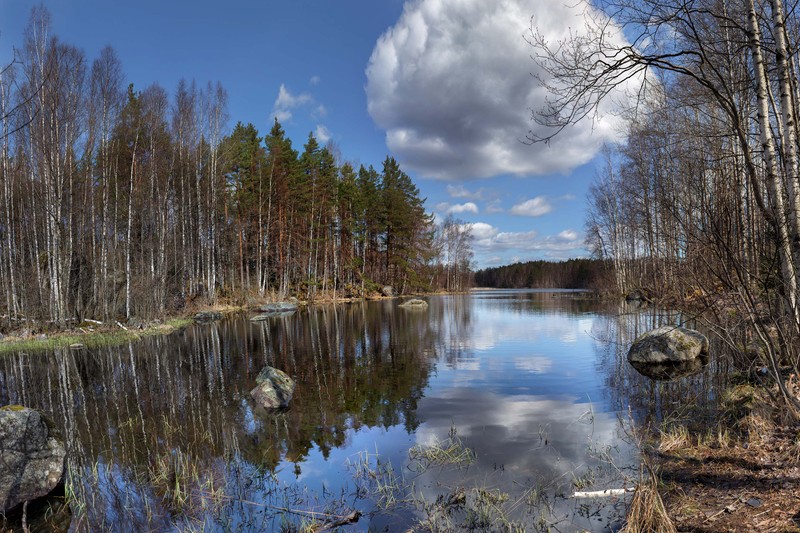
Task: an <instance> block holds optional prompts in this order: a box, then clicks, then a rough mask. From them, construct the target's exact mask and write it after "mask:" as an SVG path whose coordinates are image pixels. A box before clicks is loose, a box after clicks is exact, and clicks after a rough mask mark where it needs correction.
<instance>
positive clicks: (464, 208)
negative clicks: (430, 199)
mask: <svg viewBox="0 0 800 533" xmlns="http://www.w3.org/2000/svg"><path fill="white" fill-rule="evenodd" d="M436 210H437V211H440V212H442V213H452V214H454V215H455V214H458V213H477V212H478V206H477V205H475V203H474V202H465V203H463V204H449V203H447V202H441V203H438V204H436Z"/></svg>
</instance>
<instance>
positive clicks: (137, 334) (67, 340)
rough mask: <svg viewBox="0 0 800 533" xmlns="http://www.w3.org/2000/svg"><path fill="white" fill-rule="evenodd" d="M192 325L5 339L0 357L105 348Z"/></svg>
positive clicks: (175, 321) (178, 321)
mask: <svg viewBox="0 0 800 533" xmlns="http://www.w3.org/2000/svg"><path fill="white" fill-rule="evenodd" d="M191 323H192V320H191V319H188V318H171V319H169V320H167V321H166V322H164V323H163V324H158V325H156V326H152V327H149V328H147V329H143V330H124V329H121V328H120V329H115V330H106V329H103V330H100V331H89V332H88V333H55V334H53V335H48V336H47V338H44V339H38V338H35V337H31V338H26V339H9V338H7V339H5V340H3V341H2V342H0V355H1V354H7V353H16V352H33V351H47V350H53V349H55V348H69V347H70V346H72V345H74V344H81V345H83V346H85V347H86V348H100V347H105V346H116V345H119V344H125V343H126V342H129V341H133V340H138V339H141V338H144V337H151V336H154V335H166V334H169V333H172V332H173V331H176V330H178V329H181V328H184V327H186V326H188V325H189V324H191Z"/></svg>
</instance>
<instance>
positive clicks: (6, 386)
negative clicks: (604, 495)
mask: <svg viewBox="0 0 800 533" xmlns="http://www.w3.org/2000/svg"><path fill="white" fill-rule="evenodd" d="M429 302H430V306H429V308H428V310H427V312H409V311H407V310H404V309H399V308H398V307H397V302H396V301H379V302H365V303H354V304H347V305H327V306H318V307H312V308H308V309H304V310H301V311H300V312H298V313H296V314H294V315H291V316H281V317H275V318H270V319H269V320H266V321H261V322H251V321H249V315H247V314H241V315H238V316H234V317H230V318H227V319H225V320H223V321H220V322H217V323H212V324H209V325H203V326H190V327H189V328H187V329H186V330H183V331H181V332H178V333H176V334H173V335H170V336H168V337H160V338H159V337H151V338H145V339H143V340H141V341H139V342H137V343H135V344H129V345H126V346H122V347H109V348H98V349H92V350H87V351H70V350H56V351H53V352H49V353H31V354H14V355H8V356H5V357H3V358H0V402H2V403H3V404H5V403H20V404H24V405H29V406H31V407H37V408H40V409H42V410H44V411H46V412H49V413H51V414H52V415H53V417H54V419H55V421H56V423H57V425H58V426H59V427H60V429H61V431H62V432H63V434H64V437H65V439H66V441H67V446H68V449H69V469H70V481H71V483H69V484H68V489H69V490H72V491H74V493H75V494H74V498H75V499H74V501H75V502H76V504H77V505H76V506H74V508H73V514H74V519H73V529H75V530H105V529H112V530H113V529H118V530H131V529H149V530H154V529H156V530H157V529H168V528H172V527H176V526H177V527H179V528H181V527H193V528H197V529H202V528H205V529H207V530H231V529H242V530H271V529H276V528H279V527H280V526H281V524H284V525H285V522H286V521H290V522H292V523H294V524H296V525H297V524H301V523H303V521H304V520H306V519H309V518H310V517H309V516H308V515H303V514H302V513H301V514H300V515H287V514H286V513H285V512H284V511H285V509H304V510H320V511H322V510H324V511H326V512H333V513H338V512H341V513H345V512H347V510H348V509H351V508H352V507H353V506H356V507H358V508H360V509H361V510H363V511H366V512H369V511H371V510H373V509H374V507H373V506H372V504H371V503H370V502H371V500H370V498H366V499H365V500H363V501H361V500H359V498H354V496H353V491H354V490H355V489H354V487H355V485H353V484H351V480H348V472H347V469H346V467H345V466H344V463H345V462H347V461H350V460H351V459H352V458H353V456H354V455H355V454H357V453H359V452H362V451H364V450H365V449H366V450H367V451H368V452H370V453H375V452H376V451H377V452H378V453H380V454H386V455H387V457H388V460H390V461H393V462H395V463H396V464H397V470H398V471H403V470H404V469H406V468H407V466H408V454H407V451H408V449H409V448H410V447H412V446H413V445H415V444H419V445H426V444H430V443H432V442H436V441H441V440H443V439H445V438H446V437H447V435H448V432H449V431H450V429H451V428H452V427H453V426H455V427H457V428H458V433H459V436H460V437H461V438H462V439H463V442H464V444H465V445H466V446H468V447H470V448H472V449H473V450H474V451H475V452H476V453H477V457H478V460H477V463H476V464H475V465H473V466H471V467H470V471H469V476H471V478H472V479H473V481H474V480H479V482H481V483H489V484H491V485H492V486H493V487H500V488H502V489H503V490H506V487H508V486H511V485H514V484H516V486H521V485H524V484H527V486H528V487H531V486H533V485H535V484H537V483H538V484H544V485H548V484H549V485H548V487H549V490H552V491H553V493H555V492H557V491H561V492H564V491H568V490H570V488H571V485H570V484H571V483H572V482H573V478H572V477H570V476H572V475H573V473H574V472H575V469H576V468H578V467H580V466H583V467H584V468H586V467H587V465H588V467H593V465H596V464H597V461H596V460H595V459H592V458H587V457H589V455H588V448H591V447H593V446H595V445H600V446H611V447H620V446H621V444H620V442H621V435H620V422H619V417H618V414H620V413H626V412H627V410H628V406H630V407H631V409H632V412H633V413H634V417H635V419H636V420H637V421H640V422H647V421H651V420H660V419H663V418H664V417H665V416H672V415H674V414H675V413H677V412H678V411H679V410H680V409H685V407H680V406H685V405H686V401H687V400H688V402H689V403H690V404H691V403H693V402H696V403H701V402H705V401H707V400H708V399H709V398H710V397H712V396H713V394H714V392H713V391H714V390H716V386H717V381H715V380H717V379H718V378H717V377H716V376H717V373H716V372H714V371H713V370H714V369H716V368H717V367H718V366H719V365H722V364H723V363H721V362H719V360H717V359H714V358H713V357H712V362H711V363H710V365H709V367H707V369H705V370H703V371H702V372H700V373H699V374H696V375H694V376H690V377H687V378H684V379H682V380H678V381H674V382H661V383H657V382H653V381H651V380H649V379H647V378H645V377H643V376H641V375H640V374H638V373H637V372H636V371H635V370H634V369H633V368H631V367H630V366H629V365H628V363H627V361H626V360H625V352H626V351H627V346H629V344H630V341H632V340H633V339H634V338H635V337H636V336H637V335H638V334H640V333H641V332H643V331H645V330H647V329H650V328H652V327H655V326H657V325H660V324H662V323H667V322H669V323H673V322H675V321H676V320H677V319H678V317H676V316H675V315H674V314H671V313H663V312H659V311H655V310H636V311H632V310H629V309H622V311H623V312H622V313H620V310H619V309H618V308H617V307H616V305H614V306H611V305H609V304H605V303H600V302H598V301H595V300H591V299H588V298H586V297H585V296H582V295H577V294H571V293H556V294H550V293H537V292H518V291H517V292H514V291H497V292H491V293H475V294H471V295H454V296H446V297H431V298H429ZM712 354H713V351H712ZM265 365H270V366H275V367H277V368H280V369H281V370H284V371H285V372H287V373H288V374H289V375H291V376H293V377H294V378H295V380H296V382H297V388H296V390H295V395H294V398H293V400H292V404H291V407H290V409H288V410H287V411H284V412H279V413H269V412H266V411H264V410H262V409H259V408H255V407H254V406H253V404H252V402H251V401H250V398H249V391H250V389H251V388H252V387H253V385H254V383H255V377H256V375H257V374H258V372H259V371H260V370H261V368H263V367H264V366H265ZM587 413H590V414H591V416H590V417H587V416H586V414H587ZM378 441H380V444H378ZM376 447H377V448H378V449H377V450H376ZM626 460H627V461H628V463H629V464H630V461H631V459H630V458H628V459H626ZM464 476H465V474H464V472H456V471H449V472H448V471H439V472H432V473H430V472H429V473H423V474H422V475H420V476H419V477H418V478H416V479H415V483H416V485H415V486H416V488H417V490H418V491H419V493H421V494H423V495H425V496H426V497H428V498H430V499H431V500H432V501H435V499H436V497H437V495H438V494H441V490H442V489H441V488H442V487H445V486H448V485H455V484H458V483H464V482H465V479H466V478H465V477H464ZM554 480H560V481H558V482H556V481H554ZM360 496H365V495H364V494H361V495H360ZM75 507H76V508H75ZM565 512H566V511H565ZM570 512H572V513H573V514H574V515H576V516H577V514H578V513H579V510H577V509H574V508H573V509H572V511H570ZM389 514H390V515H391V513H389ZM292 516H293V517H292ZM414 517H415V514H414V512H412V513H411V514H406V515H403V516H400V517H398V516H396V515H392V516H388V517H387V516H378V515H373V516H372V517H371V519H372V521H373V522H372V523H373V525H374V526H375V527H379V526H381V525H384V526H385V525H388V526H390V527H395V526H397V524H398V523H404V524H408V523H409V522H410V521H411V520H413V519H414ZM576 520H577V519H576ZM398 521H399V522H398ZM578 522H579V521H577V522H576V523H578ZM582 524H583V525H582V527H585V526H586V524H590V525H591V520H589V519H588V517H587V519H586V520H585V521H584V522H582Z"/></svg>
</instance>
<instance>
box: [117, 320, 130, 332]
mask: <svg viewBox="0 0 800 533" xmlns="http://www.w3.org/2000/svg"><path fill="white" fill-rule="evenodd" d="M117 325H118V326H119V327H121V328H122V329H124V330H125V331H128V328H126V327H125V326H123V325H122V324H121V323H120V321H119V320H117Z"/></svg>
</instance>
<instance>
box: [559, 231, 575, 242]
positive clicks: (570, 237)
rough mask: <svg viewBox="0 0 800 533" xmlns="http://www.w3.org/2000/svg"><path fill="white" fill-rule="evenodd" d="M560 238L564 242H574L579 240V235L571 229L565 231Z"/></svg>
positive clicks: (560, 234)
mask: <svg viewBox="0 0 800 533" xmlns="http://www.w3.org/2000/svg"><path fill="white" fill-rule="evenodd" d="M558 238H559V239H561V240H562V241H574V240H575V239H577V238H578V233H577V232H576V231H574V230H571V229H565V230H564V231H562V232H561V233H559V234H558Z"/></svg>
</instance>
